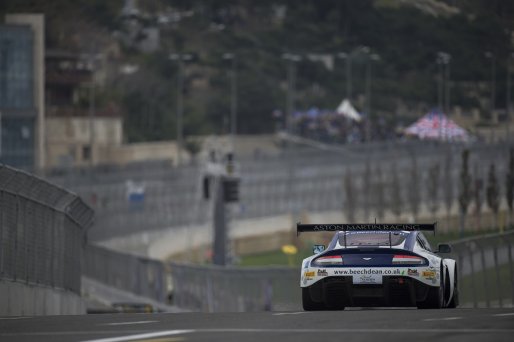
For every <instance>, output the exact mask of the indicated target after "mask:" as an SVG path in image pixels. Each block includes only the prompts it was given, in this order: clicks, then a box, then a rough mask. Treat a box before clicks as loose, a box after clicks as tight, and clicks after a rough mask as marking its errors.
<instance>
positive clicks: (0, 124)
mask: <svg viewBox="0 0 514 342" xmlns="http://www.w3.org/2000/svg"><path fill="white" fill-rule="evenodd" d="M0 157H2V111H0Z"/></svg>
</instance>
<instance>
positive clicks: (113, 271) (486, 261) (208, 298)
mask: <svg viewBox="0 0 514 342" xmlns="http://www.w3.org/2000/svg"><path fill="white" fill-rule="evenodd" d="M452 245H453V254H452V255H451V256H450V257H453V258H455V259H456V260H457V262H458V272H459V274H458V278H459V289H460V299H461V301H460V302H461V305H462V306H474V307H492V306H496V307H507V306H511V305H513V304H514V302H513V301H514V273H513V272H514V263H513V256H514V232H508V233H505V234H493V235H488V236H483V237H478V238H470V239H465V240H460V241H456V242H455V243H453V244H452ZM88 254H89V255H88ZM85 272H86V273H85V274H86V275H87V276H90V277H92V278H94V279H96V280H99V281H101V282H103V283H106V284H108V285H111V286H115V287H119V288H121V289H124V290H127V291H130V292H133V293H135V294H139V295H143V296H147V297H149V298H152V299H156V300H160V301H164V302H166V303H169V302H170V301H171V303H172V304H174V305H177V306H178V307H180V308H184V309H188V310H194V311H207V312H217V311H265V310H298V309H300V308H301V292H300V287H299V281H300V279H299V275H300V272H299V267H297V268H290V267H258V268H253V267H251V268H250V267H225V268H224V267H218V266H212V265H184V264H175V263H170V264H166V263H162V262H159V261H155V260H150V259H147V258H142V257H137V256H132V255H127V254H122V253H119V252H114V251H108V250H106V249H104V248H102V247H96V246H89V247H88V249H87V250H86V268H85ZM170 282H172V286H171V283H170Z"/></svg>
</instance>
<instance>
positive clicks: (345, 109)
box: [336, 99, 362, 122]
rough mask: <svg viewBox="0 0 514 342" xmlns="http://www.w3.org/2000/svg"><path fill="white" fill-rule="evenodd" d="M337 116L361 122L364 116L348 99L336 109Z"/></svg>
mask: <svg viewBox="0 0 514 342" xmlns="http://www.w3.org/2000/svg"><path fill="white" fill-rule="evenodd" d="M336 112H337V114H339V115H343V116H346V117H347V118H349V119H352V120H355V121H357V122H360V121H361V120H362V115H361V114H359V112H357V110H356V109H355V108H354V107H353V106H352V104H351V103H350V101H348V99H344V100H343V101H342V102H341V104H340V105H339V106H338V107H337V109H336Z"/></svg>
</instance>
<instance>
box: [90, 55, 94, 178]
mask: <svg viewBox="0 0 514 342" xmlns="http://www.w3.org/2000/svg"><path fill="white" fill-rule="evenodd" d="M90 62H91V84H90V87H89V166H90V168H91V170H92V168H93V166H94V165H95V162H94V158H93V154H94V153H93V149H94V145H95V135H96V134H95V116H96V113H95V80H94V79H95V67H94V65H95V61H94V57H92V58H91V60H90Z"/></svg>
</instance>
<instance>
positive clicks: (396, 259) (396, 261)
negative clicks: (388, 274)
mask: <svg viewBox="0 0 514 342" xmlns="http://www.w3.org/2000/svg"><path fill="white" fill-rule="evenodd" d="M424 264H425V259H423V258H422V257H417V256H414V255H395V256H393V265H424Z"/></svg>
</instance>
